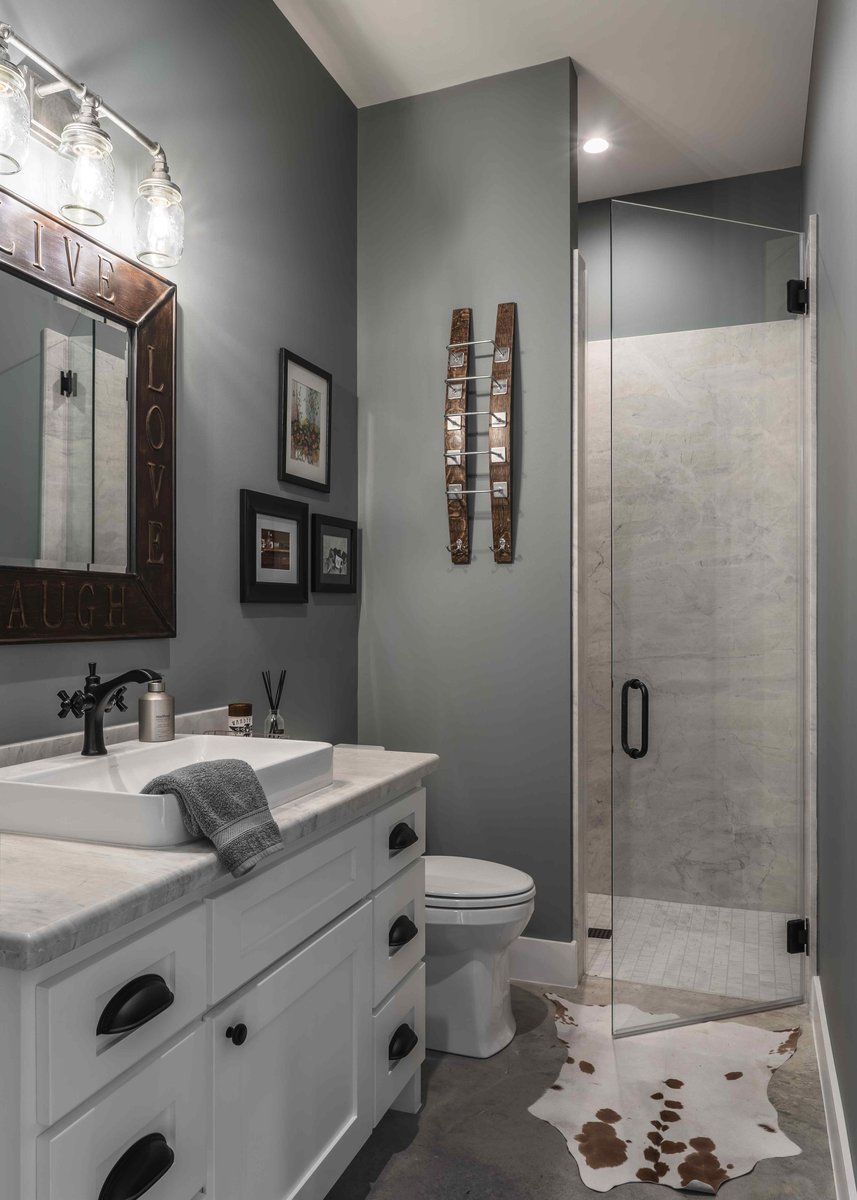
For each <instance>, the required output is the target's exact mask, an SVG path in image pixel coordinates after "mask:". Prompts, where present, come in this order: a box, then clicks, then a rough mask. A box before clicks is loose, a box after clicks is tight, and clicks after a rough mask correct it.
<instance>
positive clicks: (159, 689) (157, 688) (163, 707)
mask: <svg viewBox="0 0 857 1200" xmlns="http://www.w3.org/2000/svg"><path fill="white" fill-rule="evenodd" d="M139 722H140V731H139V735H138V736H139V739H140V741H141V742H171V741H172V740H173V739H174V738H175V736H176V702H175V700H174V699H173V697H172V696H170V695H169V693H168V692H167V690H166V684H165V683H164V681H163V679H155V680H153V681H152V682H151V683H150V684H149V687H148V690H147V691H146V692H144V693H143V695H142V696H141V697H140V700H139Z"/></svg>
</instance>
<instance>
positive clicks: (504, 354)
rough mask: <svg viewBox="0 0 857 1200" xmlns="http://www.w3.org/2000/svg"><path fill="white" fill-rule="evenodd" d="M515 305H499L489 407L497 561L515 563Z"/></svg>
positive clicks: (490, 468)
mask: <svg viewBox="0 0 857 1200" xmlns="http://www.w3.org/2000/svg"><path fill="white" fill-rule="evenodd" d="M514 362H515V305H514V304H498V305H497V325H496V328H495V331H494V359H493V363H492V366H491V395H490V396H489V403H488V407H489V409H490V416H489V418H488V449H489V454H488V479H489V485H490V488H491V531H492V533H493V536H494V544H493V546H492V547H491V549H492V550H493V551H494V562H497V563H510V562H512V371H513V367H514Z"/></svg>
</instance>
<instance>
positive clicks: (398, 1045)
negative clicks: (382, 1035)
mask: <svg viewBox="0 0 857 1200" xmlns="http://www.w3.org/2000/svg"><path fill="white" fill-rule="evenodd" d="M419 1040H420V1039H419V1038H418V1037H417V1035H416V1034H415V1033H414V1031H413V1029H411V1027H410V1025H400V1026H399V1028H398V1029H397V1030H396V1032H395V1033H394V1034H393V1036H392V1037H391V1038H390V1045H389V1048H388V1054H389V1058H390V1062H393V1063H397V1062H401V1060H402V1059H403V1058H407V1057H408V1055H409V1054H410V1052H411V1051H412V1050H413V1049H414V1047H415V1046H416V1045H417V1043H418V1042H419Z"/></svg>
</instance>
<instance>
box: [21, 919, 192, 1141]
mask: <svg viewBox="0 0 857 1200" xmlns="http://www.w3.org/2000/svg"><path fill="white" fill-rule="evenodd" d="M205 992H206V969H205V911H204V909H203V907H202V905H201V904H200V905H197V906H196V907H194V908H191V909H188V910H187V911H185V912H184V913H182V914H180V915H179V916H177V917H173V918H171V919H170V920H169V921H165V922H163V924H161V925H158V926H156V927H155V928H154V929H150V930H149V931H148V932H147V933H144V934H143V935H142V936H140V937H137V938H131V939H129V940H128V941H127V942H122V943H120V944H119V945H118V946H114V947H112V948H111V949H110V950H107V951H105V952H104V953H103V954H101V955H99V956H98V957H97V958H94V959H90V960H89V961H87V962H85V963H83V964H82V965H81V966H77V967H73V968H71V969H70V970H68V971H65V972H63V973H62V974H61V975H54V976H52V977H51V978H49V979H46V980H45V982H44V983H40V984H38V986H37V987H36V1110H37V1111H36V1115H37V1118H38V1121H39V1123H40V1124H41V1125H43V1126H47V1125H53V1123H54V1121H57V1120H59V1118H60V1117H63V1116H65V1114H66V1113H67V1112H70V1111H71V1109H72V1108H74V1107H75V1105H77V1104H80V1102H81V1101H82V1100H85V1099H86V1098H87V1096H92V1095H94V1094H95V1093H96V1092H97V1091H99V1090H100V1089H101V1088H103V1087H104V1086H105V1085H106V1084H108V1083H110V1082H111V1081H112V1080H113V1079H115V1078H116V1077H117V1076H118V1075H120V1074H121V1073H122V1072H123V1071H127V1070H128V1069H129V1067H133V1066H134V1064H135V1063H137V1062H139V1061H140V1060H141V1059H142V1058H144V1057H145V1055H147V1054H149V1053H151V1051H153V1050H155V1049H157V1047H158V1046H160V1045H162V1044H163V1043H164V1042H166V1041H168V1040H169V1039H170V1038H171V1037H173V1035H174V1034H176V1033H178V1032H179V1030H181V1029H183V1028H184V1026H185V1025H187V1024H188V1022H189V1021H192V1020H193V1019H194V1017H198V1016H200V1015H201V1014H202V1013H203V1012H204V1011H205ZM170 997H172V999H170ZM123 1001H124V1003H123ZM99 1025H101V1026H102V1027H104V1026H106V1027H108V1029H109V1027H110V1026H111V1025H112V1026H113V1027H114V1029H115V1031H114V1032H102V1033H100V1034H99V1033H98V1032H97V1030H98V1028H99Z"/></svg>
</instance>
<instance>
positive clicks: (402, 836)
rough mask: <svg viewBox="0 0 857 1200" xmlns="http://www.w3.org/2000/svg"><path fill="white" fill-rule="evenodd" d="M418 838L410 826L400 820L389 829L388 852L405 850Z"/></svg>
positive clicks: (396, 852) (393, 852) (395, 852)
mask: <svg viewBox="0 0 857 1200" xmlns="http://www.w3.org/2000/svg"><path fill="white" fill-rule="evenodd" d="M419 840H420V839H419V834H418V833H417V832H416V831H415V830H414V829H412V828H411V826H410V825H409V824H408V823H407V821H400V822H399V824H398V825H394V826H393V828H392V829H391V830H390V842H389V845H390V853H391V854H398V853H399V852H400V851H402V850H407V848H408V847H409V846H413V844H414V842H418V841H419Z"/></svg>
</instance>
